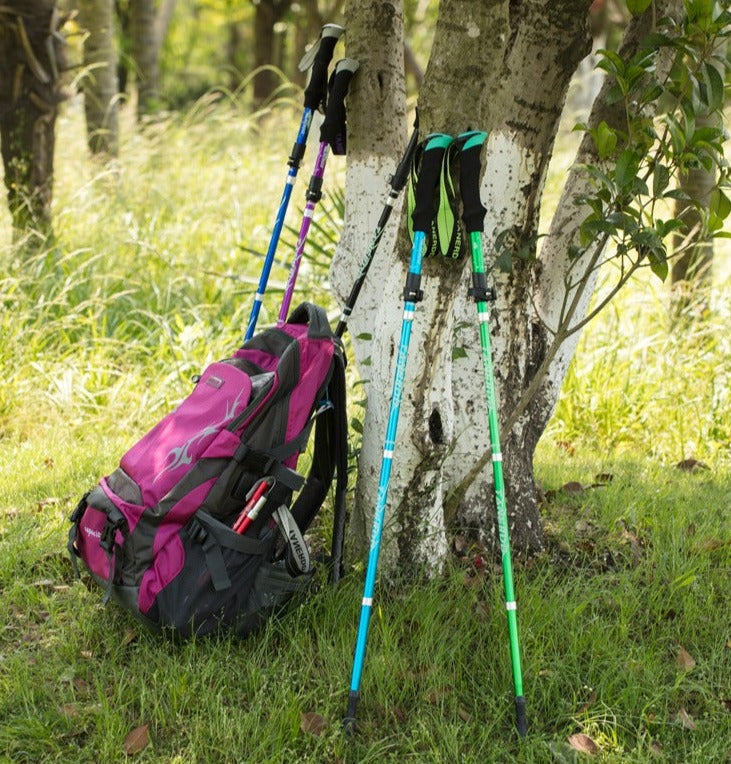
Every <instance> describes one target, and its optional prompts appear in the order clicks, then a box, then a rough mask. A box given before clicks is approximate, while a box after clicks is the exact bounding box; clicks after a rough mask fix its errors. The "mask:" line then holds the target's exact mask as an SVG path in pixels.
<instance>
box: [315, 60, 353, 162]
mask: <svg viewBox="0 0 731 764" xmlns="http://www.w3.org/2000/svg"><path fill="white" fill-rule="evenodd" d="M353 74H354V72H352V71H350V70H349V69H340V70H339V71H336V72H335V74H333V76H332V86H331V88H330V94H329V96H328V99H327V110H326V111H325V119H324V120H323V122H322V127H320V142H321V143H325V142H327V143H329V144H330V149H331V151H332V153H333V154H345V146H346V128H345V119H346V117H345V96H346V95H347V94H348V86H349V85H350V80H352V79H353Z"/></svg>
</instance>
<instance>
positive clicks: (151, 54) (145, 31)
mask: <svg viewBox="0 0 731 764" xmlns="http://www.w3.org/2000/svg"><path fill="white" fill-rule="evenodd" d="M129 26H130V36H131V38H132V60H133V61H134V66H135V76H136V80H137V116H138V117H143V116H146V115H150V114H154V113H155V112H156V111H157V110H158V109H159V107H160V82H159V80H160V71H159V58H160V44H161V40H159V39H158V37H157V29H158V25H157V23H156V16H155V3H154V0H130V3H129Z"/></svg>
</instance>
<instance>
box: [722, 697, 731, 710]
mask: <svg viewBox="0 0 731 764" xmlns="http://www.w3.org/2000/svg"><path fill="white" fill-rule="evenodd" d="M721 703H722V704H723V707H724V708H725V709H726V710H727V711H731V698H722V699H721Z"/></svg>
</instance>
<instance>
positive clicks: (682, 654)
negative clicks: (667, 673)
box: [677, 647, 696, 671]
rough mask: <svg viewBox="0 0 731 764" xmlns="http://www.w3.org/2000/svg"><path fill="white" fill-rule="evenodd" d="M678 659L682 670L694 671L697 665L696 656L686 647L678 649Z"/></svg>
mask: <svg viewBox="0 0 731 764" xmlns="http://www.w3.org/2000/svg"><path fill="white" fill-rule="evenodd" d="M677 661H678V668H679V669H680V670H681V671H692V670H693V669H694V668H695V666H696V663H695V658H694V657H693V656H692V655H691V654H690V653H689V652H688V651H687V650H686V649H685V648H684V647H681V648H680V650H678V657H677Z"/></svg>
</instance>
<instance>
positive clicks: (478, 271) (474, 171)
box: [457, 130, 528, 737]
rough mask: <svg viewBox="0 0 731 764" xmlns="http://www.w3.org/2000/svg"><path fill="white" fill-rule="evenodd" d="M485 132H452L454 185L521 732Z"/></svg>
mask: <svg viewBox="0 0 731 764" xmlns="http://www.w3.org/2000/svg"><path fill="white" fill-rule="evenodd" d="M486 138H487V133H483V132H480V131H477V130H472V131H470V132H467V133H462V135H460V136H458V137H457V145H458V146H459V147H460V149H461V152H460V171H459V190H460V193H461V194H462V204H463V212H462V220H463V221H464V224H465V228H466V229H467V232H468V233H469V236H470V250H471V252H472V288H471V289H470V290H469V295H470V297H472V298H473V299H474V300H475V302H476V303H477V317H478V320H479V323H480V345H481V351H482V367H483V371H484V374H485V393H486V398H487V419H488V427H489V431H490V451H491V453H492V473H493V480H494V483H495V503H496V505H497V524H498V535H499V537H500V553H501V557H502V568H503V584H504V587H505V610H506V614H507V621H508V640H509V644H510V661H511V665H512V670H513V688H514V690H515V716H516V726H517V728H518V732H519V734H520V736H521V737H525V736H526V734H527V732H528V722H527V718H526V712H525V696H524V695H523V675H522V671H521V668H520V646H519V643H518V617H517V613H516V604H515V590H514V586H513V564H512V561H511V557H510V537H509V531H508V512H507V507H506V501H505V484H504V480H503V456H502V451H501V450H500V435H499V432H498V414H497V403H496V396H495V375H494V372H493V366H492V350H491V346H490V329H489V325H488V320H489V310H488V301H489V300H494V299H495V290H494V289H490V288H488V286H487V279H486V278H485V264H484V261H483V257H482V231H483V227H484V220H485V213H486V212H487V210H485V208H484V207H483V206H482V202H481V200H480V150H481V148H482V144H483V143H484V142H485V140H486Z"/></svg>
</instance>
